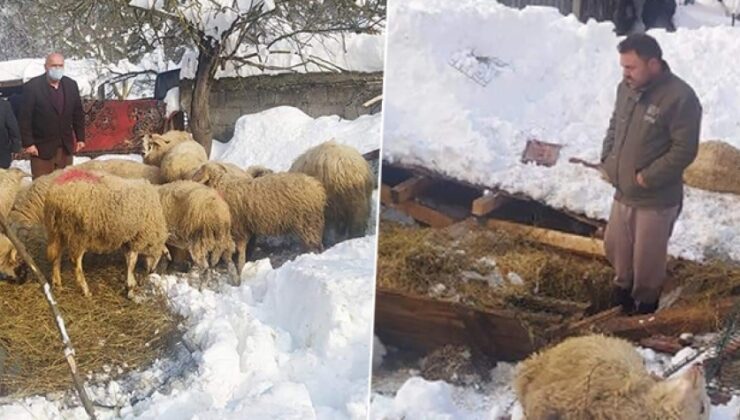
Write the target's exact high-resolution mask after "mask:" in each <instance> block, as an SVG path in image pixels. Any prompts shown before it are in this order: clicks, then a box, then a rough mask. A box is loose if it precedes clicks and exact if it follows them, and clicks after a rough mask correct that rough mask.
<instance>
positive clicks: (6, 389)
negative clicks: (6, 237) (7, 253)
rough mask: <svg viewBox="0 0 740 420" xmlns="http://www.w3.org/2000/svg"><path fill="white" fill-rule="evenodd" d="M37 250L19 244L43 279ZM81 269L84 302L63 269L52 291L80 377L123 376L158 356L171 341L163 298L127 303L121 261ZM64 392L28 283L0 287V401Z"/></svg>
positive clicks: (61, 371) (65, 383) (55, 348)
mask: <svg viewBox="0 0 740 420" xmlns="http://www.w3.org/2000/svg"><path fill="white" fill-rule="evenodd" d="M26 233H27V232H26ZM26 239H28V238H26ZM42 242H43V241H42V240H41V239H40V238H36V243H35V245H32V243H33V241H27V242H26V243H27V244H28V245H31V246H29V252H32V254H33V257H34V258H35V259H36V260H37V261H38V262H39V264H40V266H41V269H42V271H44V272H45V274H47V275H48V274H49V272H48V263H46V261H45V258H43V256H42V255H39V254H40V253H41V252H42V250H43V247H42V246H40V245H41V244H42ZM84 267H85V274H86V277H87V282H88V284H89V286H90V291H91V292H92V295H93V296H92V298H90V299H86V298H84V297H83V296H82V292H81V290H80V289H79V287H78V286H77V284H76V283H75V281H74V277H73V274H72V267H71V266H70V265H69V264H68V263H66V261H65V264H63V266H62V282H63V286H64V288H63V289H61V290H59V289H56V290H54V291H53V292H54V297H55V298H56V300H57V302H58V304H59V309H60V311H61V312H62V316H63V317H64V321H65V323H66V329H67V332H68V334H69V336H70V339H71V340H72V343H73V345H74V347H75V351H76V356H75V358H76V361H77V364H78V367H79V371H80V373H81V374H82V375H87V374H88V373H93V372H94V373H102V372H103V368H104V366H109V367H123V368H124V371H123V372H121V373H125V372H126V371H127V370H131V369H134V368H138V367H141V366H145V365H147V364H149V363H150V362H152V361H154V360H155V359H156V358H157V357H158V356H160V355H162V354H163V353H164V351H165V350H166V348H167V346H168V345H169V344H170V343H171V341H170V340H172V339H173V338H174V337H176V335H177V324H178V321H179V320H178V319H177V318H176V317H175V316H174V315H173V314H171V313H170V312H169V311H168V305H167V304H166V302H165V298H164V297H163V296H161V295H159V294H157V293H150V294H148V295H147V296H146V297H145V298H144V299H143V302H140V303H135V302H133V301H131V300H129V299H128V298H127V297H126V285H125V268H124V264H123V258H122V257H121V256H112V257H104V256H94V255H91V256H90V258H88V257H86V258H85V264H84ZM145 281H146V280H143V281H142V280H141V279H140V281H139V285H140V286H139V287H140V288H142V289H145V288H146V287H145V285H143V284H142V283H144V282H145ZM115 376H117V375H114V377H115ZM70 385H71V377H70V374H69V368H68V366H67V364H66V362H65V360H64V357H63V354H62V346H61V342H60V339H59V334H58V331H57V329H56V326H55V325H54V321H53V319H52V315H51V312H50V311H49V308H48V304H47V302H46V300H45V299H44V296H43V292H42V291H41V287H40V286H39V285H38V283H36V282H35V281H34V280H32V279H29V281H28V282H26V283H25V284H21V285H19V284H10V283H7V282H0V395H2V396H12V397H14V398H16V397H23V396H28V395H32V394H40V393H47V392H51V391H61V390H66V389H68V388H69V387H70Z"/></svg>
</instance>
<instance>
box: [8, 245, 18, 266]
mask: <svg viewBox="0 0 740 420" xmlns="http://www.w3.org/2000/svg"><path fill="white" fill-rule="evenodd" d="M17 260H18V251H17V250H16V249H15V248H13V249H11V250H10V262H11V263H13V262H16V261H17Z"/></svg>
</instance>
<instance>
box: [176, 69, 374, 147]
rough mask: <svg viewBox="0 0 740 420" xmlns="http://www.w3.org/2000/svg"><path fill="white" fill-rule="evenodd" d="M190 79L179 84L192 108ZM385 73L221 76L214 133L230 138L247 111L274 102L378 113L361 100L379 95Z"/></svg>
mask: <svg viewBox="0 0 740 420" xmlns="http://www.w3.org/2000/svg"><path fill="white" fill-rule="evenodd" d="M192 86H193V81H192V80H182V81H181V82H180V102H181V105H182V106H183V107H184V109H185V110H187V111H189V109H190V100H191V96H192ZM382 89H383V73H382V72H377V73H309V74H282V75H276V76H252V77H245V78H226V79H218V80H216V81H215V82H214V85H213V88H212V89H211V123H212V125H213V136H214V137H215V138H217V139H219V140H221V141H228V140H230V139H231V137H232V136H233V134H234V125H235V124H236V120H237V119H238V118H239V117H241V116H242V115H244V114H252V113H256V112H260V111H264V110H266V109H269V108H273V107H276V106H283V105H288V106H294V107H296V108H299V109H301V110H302V111H303V112H305V113H306V114H308V115H310V116H312V117H314V118H316V117H320V116H324V115H339V116H340V117H342V118H346V119H354V118H357V117H359V116H360V115H363V114H369V113H373V112H377V111H378V110H379V107H378V106H373V107H363V106H362V104H363V103H365V102H366V101H368V100H370V99H372V98H373V97H375V96H377V95H380V94H381V93H382Z"/></svg>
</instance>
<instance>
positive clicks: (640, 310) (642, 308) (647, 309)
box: [632, 302, 658, 315]
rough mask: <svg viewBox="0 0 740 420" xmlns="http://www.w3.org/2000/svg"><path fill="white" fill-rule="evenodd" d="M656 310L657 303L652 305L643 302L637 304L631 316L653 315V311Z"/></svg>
mask: <svg viewBox="0 0 740 420" xmlns="http://www.w3.org/2000/svg"><path fill="white" fill-rule="evenodd" d="M657 310H658V302H654V303H645V302H638V303H637V307H635V310H634V311H633V313H632V315H647V314H652V313H655V311H657Z"/></svg>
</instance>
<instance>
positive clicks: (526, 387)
mask: <svg viewBox="0 0 740 420" xmlns="http://www.w3.org/2000/svg"><path fill="white" fill-rule="evenodd" d="M705 386H706V383H705V379H704V371H703V369H702V367H701V366H699V365H695V366H693V367H692V368H690V369H688V370H687V371H686V372H685V373H684V374H683V375H680V376H678V377H675V378H671V379H667V380H661V379H658V378H656V377H654V376H652V375H651V374H650V373H649V372H648V371H647V369H645V366H644V363H643V360H642V357H641V356H640V354H639V353H637V351H636V350H635V349H634V347H633V346H632V344H630V343H629V342H628V341H626V340H623V339H620V338H613V337H606V336H603V335H589V336H584V337H574V338H569V339H566V340H565V341H563V342H561V343H559V344H557V345H555V346H554V347H552V348H550V349H548V350H545V351H543V352H541V353H539V354H535V355H533V356H530V358H529V359H527V360H525V361H523V362H521V363H520V364H519V365H518V366H517V371H516V375H515V378H514V391H515V392H516V395H517V398H518V399H519V402H520V403H521V405H522V407H523V409H524V415H525V417H526V418H527V419H548V418H558V419H565V418H578V419H615V420H620V419H624V420H628V419H629V420H631V419H649V420H659V419H661V420H662V419H666V420H707V419H708V418H709V409H710V403H709V398H708V396H707V392H706V389H705Z"/></svg>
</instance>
